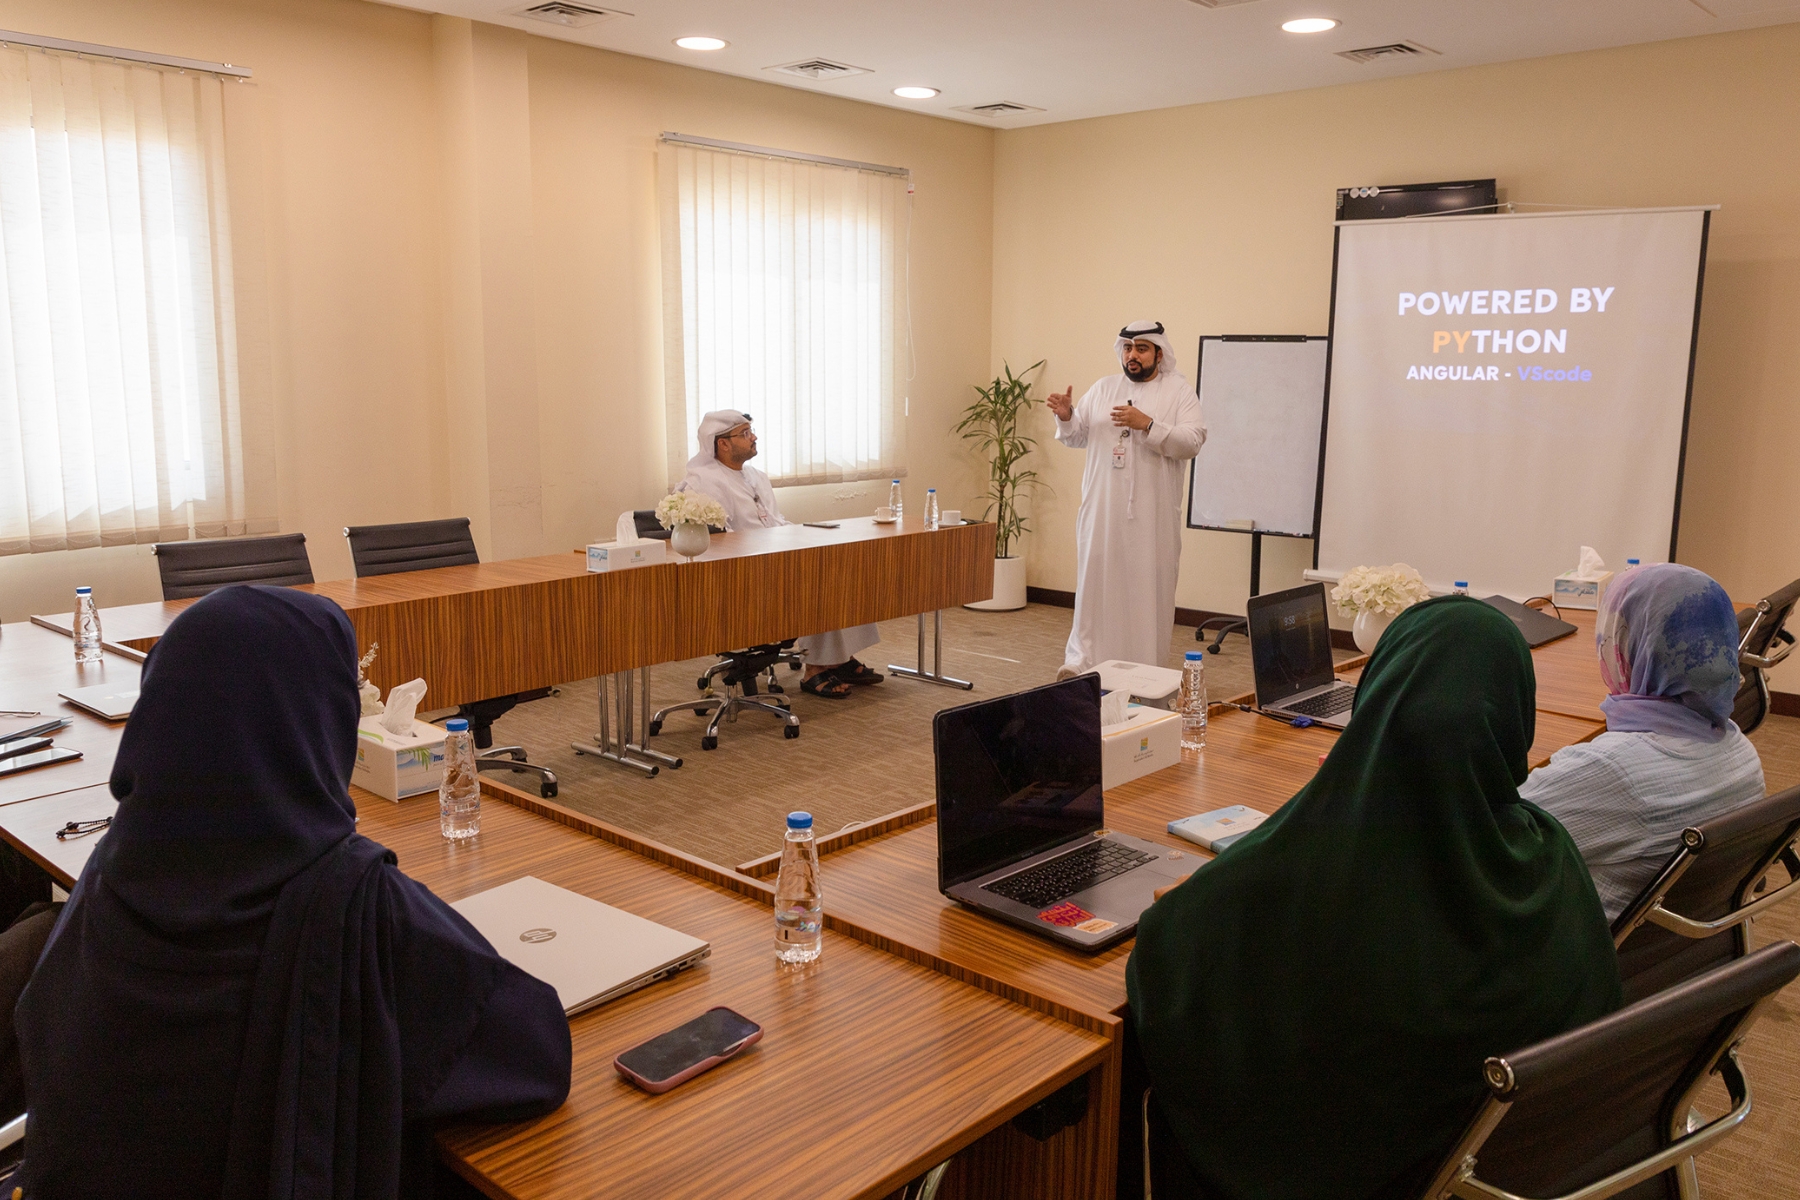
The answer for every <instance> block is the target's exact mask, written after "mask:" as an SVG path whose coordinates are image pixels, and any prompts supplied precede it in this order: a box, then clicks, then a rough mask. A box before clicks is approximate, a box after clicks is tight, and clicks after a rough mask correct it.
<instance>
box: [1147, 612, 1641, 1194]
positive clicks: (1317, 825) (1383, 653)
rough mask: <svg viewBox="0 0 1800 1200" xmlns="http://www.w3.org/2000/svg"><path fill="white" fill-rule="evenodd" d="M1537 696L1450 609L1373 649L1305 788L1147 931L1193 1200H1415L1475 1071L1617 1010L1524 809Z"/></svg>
mask: <svg viewBox="0 0 1800 1200" xmlns="http://www.w3.org/2000/svg"><path fill="white" fill-rule="evenodd" d="M1536 691H1537V683H1536V679H1535V677H1534V675H1533V673H1532V669H1531V652H1530V650H1529V649H1528V648H1527V647H1526V645H1525V640H1524V639H1523V638H1522V637H1520V636H1519V633H1518V630H1516V629H1515V628H1514V627H1513V625H1512V623H1511V622H1510V621H1509V620H1507V618H1506V617H1505V616H1503V615H1502V614H1501V613H1499V612H1498V611H1496V610H1495V609H1493V608H1490V607H1489V606H1488V605H1485V604H1482V603H1480V602H1479V601H1476V600H1471V599H1468V598H1467V597H1462V596H1447V597H1444V598H1442V599H1437V600H1429V601H1426V602H1425V603H1423V604H1419V605H1415V606H1414V607H1413V608H1410V609H1408V610H1407V611H1406V612H1404V613H1402V614H1401V615H1400V617H1399V618H1398V619H1397V620H1395V621H1394V623H1393V624H1392V625H1391V626H1389V627H1388V629H1387V632H1386V633H1384V634H1383V635H1382V638H1381V642H1380V644H1379V645H1377V646H1376V648H1375V653H1374V654H1373V655H1372V656H1371V657H1370V660H1369V665H1368V668H1367V670H1366V671H1365V672H1364V673H1363V681H1362V685H1361V687H1360V688H1359V689H1358V691H1357V696H1356V709H1355V714H1354V717H1353V719H1352V720H1351V722H1350V724H1349V727H1348V728H1346V729H1345V730H1344V732H1343V735H1342V736H1341V737H1340V738H1339V739H1338V741H1337V744H1336V745H1335V746H1334V747H1333V748H1332V751H1331V754H1330V755H1329V757H1327V758H1326V760H1325V763H1324V765H1323V766H1321V767H1320V768H1319V773H1318V775H1317V776H1316V777H1315V778H1314V779H1313V781H1312V782H1311V783H1309V784H1307V785H1306V787H1304V788H1302V789H1301V790H1300V792H1299V793H1298V794H1297V795H1296V796H1295V797H1294V798H1293V799H1292V800H1290V801H1288V803H1287V804H1286V805H1285V806H1284V807H1283V808H1282V809H1281V811H1280V812H1279V813H1277V814H1276V815H1275V816H1274V817H1272V818H1271V819H1270V820H1269V821H1267V822H1265V823H1264V824H1263V825H1262V826H1261V827H1260V828H1259V829H1257V830H1256V831H1255V832H1253V833H1251V834H1249V835H1248V836H1246V837H1245V838H1244V839H1243V840H1242V841H1240V842H1238V843H1237V844H1236V845H1234V846H1232V847H1231V848H1230V849H1229V850H1228V851H1227V852H1226V853H1225V854H1224V855H1222V856H1221V857H1220V858H1219V859H1217V860H1216V861H1215V862H1213V863H1210V864H1208V865H1207V866H1205V867H1203V868H1202V869H1201V870H1199V871H1198V872H1196V873H1195V874H1194V876H1193V877H1192V878H1190V879H1189V880H1187V881H1186V882H1185V883H1183V884H1181V885H1180V886H1179V887H1177V888H1176V889H1175V890H1174V891H1173V892H1171V893H1169V894H1168V895H1167V896H1165V897H1164V898H1163V899H1162V900H1160V901H1158V902H1157V903H1156V904H1155V905H1153V906H1152V907H1151V908H1150V909H1149V911H1147V912H1146V913H1145V914H1144V916H1143V919H1142V921H1141V923H1140V925H1139V927H1138V937H1137V947H1136V949H1135V950H1134V951H1133V953H1132V956H1131V962H1130V966H1129V968H1128V970H1127V973H1126V980H1127V986H1128V988H1129V992H1130V997H1131V1011H1132V1016H1133V1018H1134V1020H1135V1022H1136V1027H1137V1033H1138V1038H1139V1042H1140V1045H1141V1046H1142V1049H1143V1055H1144V1059H1145V1062H1146V1064H1147V1065H1148V1069H1149V1073H1150V1077H1151V1079H1152V1080H1153V1082H1154V1084H1155V1095H1156V1101H1157V1104H1158V1106H1159V1107H1160V1108H1161V1110H1162V1112H1163V1114H1164V1116H1165V1117H1166V1118H1167V1121H1168V1124H1169V1126H1170V1128H1171V1129H1172V1130H1173V1131H1174V1134H1175V1141H1176V1142H1177V1143H1178V1145H1179V1148H1180V1149H1181V1150H1182V1151H1184V1152H1185V1153H1184V1155H1183V1157H1184V1158H1185V1159H1186V1160H1187V1163H1186V1165H1188V1166H1190V1167H1191V1168H1192V1169H1193V1173H1194V1175H1195V1176H1196V1177H1197V1178H1198V1179H1199V1181H1200V1183H1201V1185H1202V1187H1203V1189H1204V1195H1205V1196H1206V1198H1207V1200H1252V1198H1254V1200H1300V1198H1303V1197H1321V1198H1322V1197H1332V1198H1333V1200H1337V1198H1344V1200H1353V1198H1357V1197H1411V1196H1416V1195H1417V1192H1418V1190H1419V1189H1420V1188H1421V1187H1423V1186H1424V1184H1425V1182H1426V1181H1427V1179H1428V1177H1429V1175H1430V1172H1431V1171H1432V1169H1433V1168H1434V1167H1435V1166H1436V1165H1437V1163H1438V1162H1439V1161H1440V1160H1441V1159H1442V1157H1443V1155H1445V1154H1446V1153H1448V1151H1449V1147H1450V1145H1451V1143H1452V1142H1453V1141H1454V1140H1455V1138H1456V1136H1457V1135H1458V1134H1459V1133H1460V1132H1461V1130H1462V1128H1463V1126H1464V1124H1465V1123H1466V1122H1467V1121H1468V1119H1469V1117H1470V1115H1471V1114H1472V1112H1473V1110H1474V1107H1475V1105H1476V1103H1477V1102H1478V1101H1479V1099H1480V1097H1481V1096H1482V1095H1483V1094H1484V1093H1483V1085H1482V1081H1481V1065H1482V1061H1483V1059H1485V1058H1487V1057H1488V1056H1489V1055H1494V1054H1505V1053H1507V1052H1509V1051H1513V1050H1517V1049H1519V1048H1520V1047H1523V1046H1526V1045H1529V1044H1531V1043H1533V1042H1536V1041H1539V1040H1541V1039H1543V1038H1546V1037H1550V1036H1551V1035H1553V1034H1557V1033H1561V1032H1563V1031H1564V1030H1567V1029H1571V1028H1573V1027H1575V1026H1577V1025H1580V1024H1582V1023H1584V1022H1586V1021H1591V1020H1593V1019H1594V1018H1596V1017H1600V1016H1603V1015H1604V1014H1606V1013H1608V1012H1611V1011H1612V1010H1613V1009H1615V1008H1617V1007H1618V1006H1619V974H1618V966H1617V962H1616V959H1615V957H1614V954H1613V947H1612V939H1611V937H1610V936H1609V935H1608V932H1607V926H1606V919H1605V917H1604V916H1603V915H1602V914H1601V910H1600V901H1599V899H1598V897H1597V896H1596V895H1595V892H1594V885H1593V882H1592V881H1591V880H1590V879H1589V878H1588V872H1587V868H1586V867H1585V866H1583V865H1582V861H1581V855H1580V854H1579V853H1578V852H1577V851H1576V849H1575V845H1574V843H1573V842H1571V841H1570V839H1569V835H1568V834H1567V833H1565V832H1564V831H1563V828H1562V826H1561V825H1559V824H1557V823H1556V821H1555V820H1553V819H1552V818H1551V817H1550V816H1549V815H1547V814H1546V813H1545V812H1544V811H1543V810H1542V809H1539V808H1537V807H1536V806H1535V805H1532V804H1529V803H1527V802H1525V801H1523V800H1521V799H1520V798H1519V793H1518V785H1519V784H1520V783H1521V782H1523V781H1524V779H1525V775H1526V771H1527V762H1526V752H1527V750H1528V749H1529V748H1530V746H1531V740H1532V736H1533V726H1534V724H1535V722H1534V704H1535V699H1536Z"/></svg>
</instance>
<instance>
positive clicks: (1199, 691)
mask: <svg viewBox="0 0 1800 1200" xmlns="http://www.w3.org/2000/svg"><path fill="white" fill-rule="evenodd" d="M1181 748H1182V749H1183V750H1204V749H1206V655H1205V654H1204V653H1202V652H1201V651H1199V650H1189V651H1188V652H1187V657H1186V660H1185V661H1184V662H1183V663H1182V666H1181Z"/></svg>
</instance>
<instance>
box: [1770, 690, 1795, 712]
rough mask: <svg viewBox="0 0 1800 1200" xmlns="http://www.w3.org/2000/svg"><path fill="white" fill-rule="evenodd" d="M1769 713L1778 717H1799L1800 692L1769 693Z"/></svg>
mask: <svg viewBox="0 0 1800 1200" xmlns="http://www.w3.org/2000/svg"><path fill="white" fill-rule="evenodd" d="M1769 711H1770V712H1771V713H1773V714H1775V715H1776V716H1778V717H1800V692H1770V693H1769Z"/></svg>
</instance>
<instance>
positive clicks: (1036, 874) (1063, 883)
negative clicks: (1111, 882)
mask: <svg viewBox="0 0 1800 1200" xmlns="http://www.w3.org/2000/svg"><path fill="white" fill-rule="evenodd" d="M1155 858H1156V856H1155V855H1153V854H1145V853H1143V852H1142V851H1139V850H1133V849H1131V847H1129V846H1121V845H1119V844H1118V843H1116V842H1107V841H1096V842H1091V843H1089V844H1088V845H1086V846H1083V847H1082V848H1081V849H1079V850H1072V851H1070V852H1069V853H1067V854H1064V855H1062V856H1061V857H1058V858H1053V859H1051V860H1050V861H1048V862H1043V863H1039V864H1038V865H1037V866H1035V867H1032V868H1031V869H1030V870H1028V871H1020V872H1019V873H1018V874H1017V875H1008V876H1007V877H1006V878H1005V879H997V880H995V881H994V882H993V883H990V884H987V885H985V886H984V887H983V888H982V889H981V890H982V891H984V892H992V893H994V894H995V895H996V896H1005V897H1006V898H1007V899H1008V900H1016V901H1018V902H1019V903H1020V904H1024V905H1029V906H1030V907H1032V908H1043V907H1045V906H1046V905H1050V904H1055V903H1056V902H1057V901H1058V900H1061V899H1064V898H1065V897H1068V896H1073V895H1074V894H1075V893H1076V892H1079V891H1083V890H1085V889H1087V888H1091V887H1093V886H1094V885H1095V884H1097V883H1101V882H1104V881H1105V880H1108V879H1111V878H1112V877H1113V876H1115V875H1123V874H1124V873H1125V872H1127V871H1129V870H1132V869H1133V868H1135V867H1141V866H1143V865H1144V864H1145V863H1147V862H1154V861H1155Z"/></svg>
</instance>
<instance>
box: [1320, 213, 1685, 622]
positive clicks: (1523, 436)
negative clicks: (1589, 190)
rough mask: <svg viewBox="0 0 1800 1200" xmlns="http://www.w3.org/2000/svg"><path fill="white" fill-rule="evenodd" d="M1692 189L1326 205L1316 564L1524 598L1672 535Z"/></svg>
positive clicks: (1639, 553)
mask: <svg viewBox="0 0 1800 1200" xmlns="http://www.w3.org/2000/svg"><path fill="white" fill-rule="evenodd" d="M1707 215H1708V214H1707V213H1706V211H1705V210H1703V209H1681V210H1673V209H1665V210H1636V211H1632V210H1615V211H1611V212H1594V211H1587V212H1562V213H1534V214H1529V215H1525V214H1519V215H1511V214H1503V215H1492V216H1489V215H1483V216H1470V217H1459V216H1445V217H1431V218H1428V219H1420V220H1398V221H1393V220H1388V221H1365V222H1352V223H1346V224H1342V225H1340V226H1339V227H1338V242H1337V258H1336V270H1335V277H1336V285H1337V286H1336V292H1335V294H1334V296H1333V324H1332V353H1331V400H1330V414H1331V416H1330V422H1329V426H1330V428H1329V434H1330V438H1329V441H1328V442H1327V444H1326V448H1325V469H1324V474H1323V484H1322V495H1323V505H1322V516H1321V522H1320V529H1319V540H1318V543H1317V552H1316V560H1315V561H1316V565H1317V567H1318V568H1319V570H1320V572H1321V573H1322V574H1337V573H1341V572H1343V571H1346V570H1349V569H1350V568H1352V567H1355V566H1358V565H1361V564H1381V563H1391V562H1405V563H1409V564H1411V565H1412V566H1413V567H1414V568H1416V569H1417V570H1418V571H1419V573H1420V574H1422V575H1423V576H1424V577H1425V582H1426V583H1427V584H1428V585H1430V586H1432V587H1434V588H1443V587H1447V586H1448V585H1450V584H1451V583H1453V582H1454V581H1456V580H1459V579H1462V580H1468V581H1469V583H1470V585H1471V587H1472V589H1473V590H1474V591H1475V593H1476V594H1477V595H1482V596H1486V595H1492V594H1494V593H1496V592H1498V593H1500V594H1501V595H1505V596H1512V597H1515V598H1523V597H1527V596H1540V595H1543V594H1544V593H1546V592H1548V591H1550V590H1551V581H1552V580H1553V579H1554V578H1555V576H1556V575H1557V574H1558V573H1560V572H1562V571H1566V570H1568V569H1569V568H1571V567H1573V566H1574V565H1575V563H1576V560H1577V558H1578V557H1579V555H1580V551H1581V547H1582V546H1584V545H1586V546H1592V547H1594V548H1595V549H1596V550H1598V551H1599V552H1600V556H1601V557H1602V558H1603V559H1605V560H1606V562H1607V564H1608V565H1610V566H1613V567H1615V568H1617V567H1619V566H1622V565H1623V564H1624V562H1625V560H1626V559H1627V558H1640V559H1643V560H1644V561H1645V562H1655V561H1657V560H1659V559H1662V558H1664V557H1670V558H1673V557H1674V554H1675V545H1674V542H1675V533H1676V524H1675V521H1676V514H1677V512H1678V511H1679V507H1680V503H1681V464H1682V457H1683V453H1684V442H1685V438H1686V430H1687V413H1688V395H1689V387H1690V383H1689V381H1690V379H1691V374H1690V372H1691V368H1692V353H1693V346H1694V340H1695V334H1696V330H1697V326H1698V321H1699V304H1700V288H1699V285H1700V272H1701V268H1702V265H1703V260H1704V256H1705V253H1706V232H1707Z"/></svg>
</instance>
